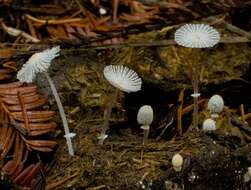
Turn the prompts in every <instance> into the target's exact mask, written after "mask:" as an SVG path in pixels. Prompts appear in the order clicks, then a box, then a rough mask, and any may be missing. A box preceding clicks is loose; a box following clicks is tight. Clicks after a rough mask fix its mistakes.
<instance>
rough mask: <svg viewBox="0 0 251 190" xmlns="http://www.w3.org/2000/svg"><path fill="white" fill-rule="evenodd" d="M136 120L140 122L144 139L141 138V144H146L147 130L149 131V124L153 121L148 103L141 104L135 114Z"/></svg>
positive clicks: (151, 110)
mask: <svg viewBox="0 0 251 190" xmlns="http://www.w3.org/2000/svg"><path fill="white" fill-rule="evenodd" d="M137 121H138V123H139V124H141V125H142V126H141V129H143V130H144V139H143V145H146V144H147V140H148V136H149V131H150V125H151V123H152V121H153V109H152V107H151V106H149V105H144V106H141V107H140V109H139V111H138V115H137Z"/></svg>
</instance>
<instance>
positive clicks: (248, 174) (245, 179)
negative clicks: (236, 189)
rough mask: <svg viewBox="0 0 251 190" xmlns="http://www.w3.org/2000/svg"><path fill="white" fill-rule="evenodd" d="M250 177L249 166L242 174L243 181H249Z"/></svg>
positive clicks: (250, 169)
mask: <svg viewBox="0 0 251 190" xmlns="http://www.w3.org/2000/svg"><path fill="white" fill-rule="evenodd" d="M250 179H251V167H248V171H247V172H246V173H245V174H244V182H249V181H250Z"/></svg>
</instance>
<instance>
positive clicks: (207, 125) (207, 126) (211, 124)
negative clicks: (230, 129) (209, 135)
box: [202, 119, 216, 131]
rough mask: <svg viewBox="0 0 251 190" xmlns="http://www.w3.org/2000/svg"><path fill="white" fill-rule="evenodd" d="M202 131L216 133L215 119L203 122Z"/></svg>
mask: <svg viewBox="0 0 251 190" xmlns="http://www.w3.org/2000/svg"><path fill="white" fill-rule="evenodd" d="M202 129H203V130H204V131H214V130H216V123H215V121H214V120H213V119H206V120H205V121H204V122H203V125H202Z"/></svg>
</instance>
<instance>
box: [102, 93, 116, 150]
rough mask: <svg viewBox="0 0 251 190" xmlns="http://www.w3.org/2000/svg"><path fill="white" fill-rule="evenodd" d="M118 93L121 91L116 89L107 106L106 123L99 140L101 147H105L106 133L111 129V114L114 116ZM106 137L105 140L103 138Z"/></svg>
mask: <svg viewBox="0 0 251 190" xmlns="http://www.w3.org/2000/svg"><path fill="white" fill-rule="evenodd" d="M118 93H119V89H117V88H116V89H115V91H114V93H113V94H112V96H111V99H110V101H109V103H108V105H107V108H106V110H105V113H104V123H103V126H102V130H101V134H100V138H99V142H98V144H99V145H103V143H104V140H105V137H106V131H107V130H108V129H109V120H110V118H111V114H112V108H113V106H114V104H115V102H116V100H117V97H118ZM102 137H104V138H102Z"/></svg>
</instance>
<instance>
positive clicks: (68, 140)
mask: <svg viewBox="0 0 251 190" xmlns="http://www.w3.org/2000/svg"><path fill="white" fill-rule="evenodd" d="M44 74H45V76H46V78H47V80H48V82H49V85H50V87H51V90H52V94H53V96H54V98H55V100H56V103H57V106H58V110H59V114H60V117H61V119H62V123H63V126H64V131H65V138H66V143H67V146H68V152H69V154H70V155H71V156H74V150H73V146H72V142H71V138H72V137H74V136H75V135H74V134H73V133H70V130H69V127H68V123H67V119H66V115H65V112H64V108H63V105H62V103H61V101H60V98H59V95H58V93H57V89H56V87H55V85H54V83H53V81H52V80H51V78H50V76H49V74H48V73H47V72H44Z"/></svg>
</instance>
